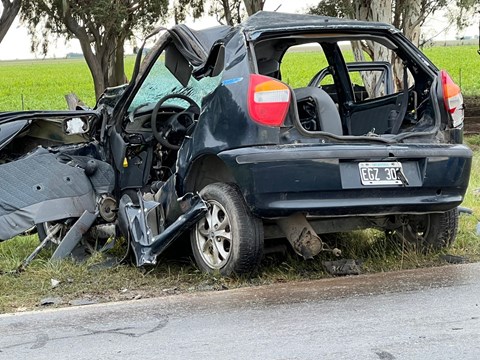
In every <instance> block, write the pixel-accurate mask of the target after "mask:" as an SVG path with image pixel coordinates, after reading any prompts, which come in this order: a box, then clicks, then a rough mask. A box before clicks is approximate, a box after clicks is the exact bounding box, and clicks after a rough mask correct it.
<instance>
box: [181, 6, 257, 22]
mask: <svg viewBox="0 0 480 360" xmlns="http://www.w3.org/2000/svg"><path fill="white" fill-rule="evenodd" d="M264 5H265V0H175V6H174V16H175V23H177V24H178V23H180V22H182V21H184V20H185V18H186V16H187V15H190V16H192V17H193V18H194V19H197V18H199V17H201V16H202V15H204V14H206V13H208V15H210V16H215V17H216V19H217V21H218V22H219V23H220V24H224V25H231V26H234V25H237V24H239V23H241V22H242V20H243V19H244V18H245V17H246V16H250V15H252V14H254V13H256V12H258V11H261V10H263V7H264Z"/></svg>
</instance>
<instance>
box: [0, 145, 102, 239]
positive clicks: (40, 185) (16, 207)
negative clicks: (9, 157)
mask: <svg viewBox="0 0 480 360" xmlns="http://www.w3.org/2000/svg"><path fill="white" fill-rule="evenodd" d="M0 179H1V180H0V239H2V240H6V239H10V238H12V237H14V236H16V235H18V234H20V233H22V232H24V231H26V230H28V229H30V228H31V227H32V226H34V225H35V224H39V223H42V222H46V221H55V220H59V219H64V218H69V217H79V216H81V215H82V214H83V212H84V211H90V212H94V211H95V195H94V191H93V188H92V185H91V182H90V181H89V179H88V177H87V176H86V175H85V172H84V170H83V169H81V168H78V167H72V166H70V165H67V164H64V163H62V162H60V161H59V160H58V159H57V157H56V156H55V155H54V154H50V153H48V152H47V151H46V150H39V151H37V152H36V153H33V154H31V155H29V156H27V157H25V158H23V159H20V160H17V161H14V162H10V163H7V164H3V165H0Z"/></svg>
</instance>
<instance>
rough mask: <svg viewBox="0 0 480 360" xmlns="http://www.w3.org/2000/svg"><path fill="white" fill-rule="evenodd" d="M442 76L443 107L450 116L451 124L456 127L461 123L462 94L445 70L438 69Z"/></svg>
mask: <svg viewBox="0 0 480 360" xmlns="http://www.w3.org/2000/svg"><path fill="white" fill-rule="evenodd" d="M440 76H441V78H442V88H443V100H444V102H445V108H446V109H447V111H448V113H449V114H450V115H451V116H452V125H453V127H457V126H459V125H461V124H462V123H463V119H464V109H463V96H462V92H461V90H460V87H459V86H458V85H457V84H455V83H454V82H453V80H452V78H451V77H450V75H448V73H447V72H446V71H445V70H442V71H440Z"/></svg>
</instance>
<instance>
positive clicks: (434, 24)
mask: <svg viewBox="0 0 480 360" xmlns="http://www.w3.org/2000/svg"><path fill="white" fill-rule="evenodd" d="M316 3H318V0H266V3H265V7H264V10H269V11H274V10H276V9H277V8H278V7H279V6H280V8H279V9H278V11H281V12H291V13H295V12H301V11H302V10H305V9H306V8H307V7H308V6H309V5H312V4H316ZM187 24H188V25H190V26H192V27H193V28H197V29H198V28H202V27H208V26H214V25H216V24H217V22H216V21H215V19H214V18H212V17H210V18H204V19H200V20H197V21H195V22H191V21H190V22H187ZM171 25H173V23H172V24H168V26H171ZM445 26H446V20H444V18H442V16H439V15H437V16H436V17H435V18H433V19H430V20H429V21H428V22H427V24H426V28H425V29H424V30H423V31H424V33H426V34H428V35H429V36H433V35H436V34H437V33H438V32H440V31H441V30H443V29H444V28H445ZM455 35H457V34H456V32H455V31H454V30H452V29H450V30H449V31H445V32H443V33H441V34H440V35H439V36H438V37H437V38H436V40H444V39H454V37H455ZM461 35H469V36H474V35H478V19H477V20H476V21H475V22H474V25H472V26H470V27H469V28H467V29H465V30H464V31H462V33H461ZM30 44H31V43H30V38H29V36H28V34H27V30H26V28H25V27H24V26H23V25H21V24H19V22H18V19H17V20H16V21H15V22H14V23H13V25H12V27H11V28H10V30H9V32H8V33H7V35H6V36H5V38H4V39H3V41H2V43H1V44H0V60H14V59H31V58H35V57H38V56H36V55H35V54H33V53H31V52H30ZM69 52H77V53H81V49H80V45H79V43H78V41H77V40H72V41H70V42H68V43H67V42H66V41H65V40H64V39H58V40H56V41H54V42H52V43H51V46H50V52H49V54H48V57H65V55H66V54H67V53H69Z"/></svg>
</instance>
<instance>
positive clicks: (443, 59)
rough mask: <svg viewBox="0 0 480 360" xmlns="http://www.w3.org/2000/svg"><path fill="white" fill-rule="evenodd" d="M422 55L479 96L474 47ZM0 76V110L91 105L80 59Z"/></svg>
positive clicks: (311, 57) (311, 70)
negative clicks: (72, 101) (72, 100)
mask: <svg viewBox="0 0 480 360" xmlns="http://www.w3.org/2000/svg"><path fill="white" fill-rule="evenodd" d="M425 54H426V55H427V56H428V57H429V58H430V59H431V60H432V61H433V62H434V63H435V64H436V65H437V66H438V67H439V68H441V69H446V70H447V71H448V72H449V73H450V75H451V76H452V77H453V79H454V80H455V81H456V82H457V83H458V84H461V86H462V89H463V92H464V95H466V96H471V95H480V81H479V80H478V77H479V74H480V70H479V65H480V59H479V56H478V54H477V51H476V47H475V46H449V47H432V48H427V49H425ZM133 64H134V58H133V57H127V58H126V70H125V72H126V74H127V77H130V74H131V73H132V70H133ZM312 64H315V66H312ZM324 66H325V64H324V63H323V56H322V57H319V56H318V55H315V53H310V52H303V53H293V54H289V56H287V58H286V59H285V60H284V63H283V64H282V67H294V68H295V73H297V74H298V75H299V76H298V77H297V79H296V81H295V82H293V81H292V79H284V80H285V81H286V82H288V83H291V85H292V86H294V87H299V86H306V85H307V83H308V81H309V80H310V79H311V78H312V77H313V76H314V75H315V73H316V72H317V71H319V70H320V69H321V68H323V67H324ZM0 79H1V81H0V111H10V110H20V109H22V108H24V109H25V110H33V109H39V110H45V109H59V110H60V109H65V108H66V102H65V100H64V98H63V96H64V95H65V94H67V93H70V92H74V93H76V94H77V95H78V97H79V98H80V99H82V100H83V101H84V102H85V103H86V104H87V105H89V106H94V105H95V96H94V91H93V83H92V79H91V75H90V72H89V70H88V67H87V65H86V63H85V62H84V60H83V59H68V60H67V59H56V60H31V61H27V60H25V61H3V62H0Z"/></svg>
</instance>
